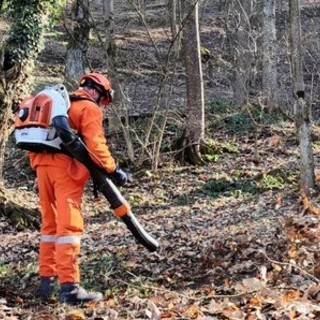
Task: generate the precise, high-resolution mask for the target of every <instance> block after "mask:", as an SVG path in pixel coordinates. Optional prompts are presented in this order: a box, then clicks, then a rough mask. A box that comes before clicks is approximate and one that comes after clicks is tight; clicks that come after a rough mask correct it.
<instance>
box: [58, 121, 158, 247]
mask: <svg viewBox="0 0 320 320" xmlns="http://www.w3.org/2000/svg"><path fill="white" fill-rule="evenodd" d="M52 124H53V126H54V128H55V129H56V131H57V134H58V136H59V138H60V139H61V140H62V145H61V146H62V149H63V150H65V151H66V152H67V153H69V154H70V155H71V156H73V157H74V158H75V159H77V160H78V161H79V162H81V163H82V164H84V165H85V166H86V167H87V169H88V170H89V172H90V174H91V178H92V179H93V181H94V183H95V184H96V185H97V187H98V189H99V190H100V192H101V193H102V194H103V195H104V196H105V198H106V199H107V201H108V202H109V204H110V206H111V209H113V211H114V213H115V215H116V216H118V217H119V218H120V219H121V220H122V221H123V222H124V223H125V225H126V226H127V228H128V229H129V230H130V231H131V233H132V234H133V235H134V237H135V238H136V240H137V241H138V242H139V243H140V244H142V245H143V246H144V247H145V248H147V249H148V250H149V251H150V252H154V251H156V250H157V249H158V247H159V244H158V242H157V241H156V240H155V239H154V238H152V237H151V236H150V235H149V234H148V233H147V232H146V231H145V230H144V229H143V227H142V226H141V224H140V223H139V221H138V220H137V219H136V217H135V216H134V214H133V213H132V212H131V209H130V206H129V204H128V203H127V202H126V200H125V199H124V198H123V196H122V195H121V193H120V191H119V190H118V188H117V187H116V186H115V185H114V183H113V182H112V180H111V179H110V178H109V176H108V174H107V173H106V172H105V170H104V169H102V168H101V167H99V166H98V165H97V164H96V163H95V162H94V161H93V160H92V159H91V157H90V154H89V151H88V149H87V147H86V146H85V144H84V143H83V142H82V140H81V139H80V138H79V137H78V136H77V135H75V134H74V133H73V132H72V131H71V128H70V125H69V121H68V117H67V116H65V115H58V116H55V117H54V118H53V119H52Z"/></svg>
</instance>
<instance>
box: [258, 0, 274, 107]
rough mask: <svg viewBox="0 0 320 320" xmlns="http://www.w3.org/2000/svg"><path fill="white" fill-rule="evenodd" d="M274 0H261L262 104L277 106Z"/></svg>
mask: <svg viewBox="0 0 320 320" xmlns="http://www.w3.org/2000/svg"><path fill="white" fill-rule="evenodd" d="M275 1H276V0H263V15H262V90H263V98H264V99H263V100H264V101H263V105H264V106H266V107H267V108H268V110H270V111H271V110H272V109H274V108H277V104H278V103H277V90H278V86H277V61H276V47H277V43H276V40H277V39H276V25H275V20H276V5H275Z"/></svg>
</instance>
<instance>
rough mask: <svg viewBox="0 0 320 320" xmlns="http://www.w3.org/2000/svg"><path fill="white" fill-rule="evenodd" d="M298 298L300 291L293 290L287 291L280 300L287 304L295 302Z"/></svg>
mask: <svg viewBox="0 0 320 320" xmlns="http://www.w3.org/2000/svg"><path fill="white" fill-rule="evenodd" d="M299 297H300V291H298V290H295V291H289V292H288V293H286V294H285V295H284V296H283V297H282V299H283V301H284V302H286V303H288V302H292V301H294V300H297V299H298V298H299Z"/></svg>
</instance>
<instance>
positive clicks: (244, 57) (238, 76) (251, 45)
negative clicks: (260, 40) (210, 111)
mask: <svg viewBox="0 0 320 320" xmlns="http://www.w3.org/2000/svg"><path fill="white" fill-rule="evenodd" d="M229 5H230V7H229V10H230V18H229V25H230V27H231V28H230V29H231V30H230V31H229V37H230V48H231V51H232V52H231V54H232V55H233V56H234V57H235V63H234V64H235V65H234V68H235V71H234V77H233V92H234V98H233V103H234V105H235V106H237V107H239V108H241V107H243V106H245V105H246V104H247V102H248V98H249V90H250V81H252V80H253V74H252V64H253V54H254V52H255V45H256V44H255V38H254V36H253V32H252V28H251V22H250V17H251V14H252V12H253V0H235V1H234V2H232V3H230V4H229Z"/></svg>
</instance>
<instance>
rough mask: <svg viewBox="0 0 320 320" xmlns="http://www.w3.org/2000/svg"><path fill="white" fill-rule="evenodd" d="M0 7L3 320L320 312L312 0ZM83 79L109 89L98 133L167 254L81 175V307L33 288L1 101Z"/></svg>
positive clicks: (31, 227) (319, 47)
mask: <svg viewBox="0 0 320 320" xmlns="http://www.w3.org/2000/svg"><path fill="white" fill-rule="evenodd" d="M10 3H11V6H10ZM46 3H51V7H49V8H47V7H46V6H45V4H46ZM186 3H187V4H189V6H188V5H185V4H186ZM0 4H1V8H2V10H1V21H0V30H1V34H0V41H1V45H2V46H1V55H0V57H1V60H0V61H1V74H0V79H1V86H0V88H1V90H0V102H1V104H0V106H1V112H0V115H1V117H0V120H1V121H0V124H1V128H2V130H1V137H0V142H1V146H2V147H1V157H0V158H1V167H2V174H1V187H0V202H1V203H0V235H1V243H0V319H1V318H3V319H154V320H155V319H198V320H200V319H207V320H210V319H277V320H278V319H318V318H319V317H320V307H319V306H318V302H319V300H320V287H319V276H320V259H319V254H318V252H319V240H318V239H319V234H320V228H319V212H320V211H319V209H318V207H319V203H320V194H319V186H318V182H317V171H318V168H319V160H318V158H319V152H320V149H319V148H320V143H319V139H320V131H319V128H318V115H319V108H320V99H319V98H320V97H319V92H320V91H319V72H320V59H319V57H320V37H319V36H320V35H319V26H320V4H319V3H318V1H316V0H309V1H307V0H304V1H298V0H293V1H290V2H288V1H284V0H278V1H253V0H252V1H249V0H231V1H209V0H202V1H191V2H189V1H185V2H183V1H182V2H180V1H151V0H149V1H148V0H144V1H142V0H140V1H129V0H127V1H125V0H122V1H121V0H118V1H114V2H113V1H107V0H105V1H102V0H95V1H93V0H92V1H68V2H67V3H65V2H63V1H62V2H61V3H59V5H58V3H57V2H55V1H37V0H33V1H26V2H24V1H11V2H6V1H1V2H0ZM52 4H53V5H52ZM28 5H29V6H28ZM15 6H16V7H15ZM26 8H27V9H26ZM35 8H36V9H37V10H40V11H37V10H34V9H35ZM39 8H40V9H39ZM25 10H26V11H25ZM197 14H198V15H197ZM28 17H31V18H32V19H31V18H30V21H29V20H28ZM35 17H37V19H39V20H37V19H36V18H35ZM197 18H199V20H197ZM24 19H26V21H25V20H24ZM173 22H174V23H173ZM23 23H25V24H23ZM21 26H22V29H20V33H18V34H19V35H20V36H21V38H19V37H18V38H17V37H16V38H14V37H12V34H13V32H14V31H15V30H14V27H16V29H18V30H19V27H21ZM35 26H36V27H37V28H34V27H35ZM42 26H43V27H44V26H45V27H46V28H43V29H42ZM29 27H30V28H29ZM21 30H25V32H24V31H21ZM27 30H28V31H30V30H33V31H34V33H28V32H27ZM186 30H188V31H187V32H186ZM197 31H199V37H198V36H197ZM42 36H43V39H42ZM25 38H27V39H28V41H29V42H28V41H27V44H26V47H27V48H31V49H32V50H30V51H28V54H25V53H24V52H25V51H24V50H23V49H24V48H25V47H24V42H23V39H25ZM17 39H18V41H17ZM186 39H187V40H188V39H189V41H187V40H186ZM30 44H31V45H30ZM188 44H189V47H188ZM190 44H191V45H190ZM28 46H29V47H28ZM12 48H13V49H12ZM17 48H18V50H16V49H17ZM75 57H76V58H75ZM190 59H191V60H190ZM199 61H201V63H199ZM74 62H77V63H74ZM190 66H192V67H194V69H192V68H190ZM197 66H201V72H199V69H197ZM190 69H191V70H190ZM84 71H99V72H102V73H104V74H109V75H110V76H111V80H112V83H113V85H114V86H115V87H116V92H117V95H118V96H117V97H116V100H115V103H114V106H113V108H112V110H108V119H109V120H108V121H106V130H107V135H108V141H109V143H110V146H111V148H112V150H113V152H114V154H115V155H116V157H117V158H118V159H119V161H120V163H121V165H122V166H123V167H125V168H126V169H128V170H130V171H131V172H133V174H134V177H135V180H134V182H133V183H131V184H130V185H129V186H128V187H127V188H123V190H122V191H123V194H124V196H125V198H126V199H127V200H128V201H129V202H130V204H131V205H132V208H133V212H134V213H135V214H136V216H137V217H138V219H139V221H140V222H141V223H142V224H143V225H144V226H145V228H146V229H147V230H148V231H149V232H150V233H151V234H152V235H153V236H154V237H155V238H157V239H158V240H159V242H160V244H161V248H160V250H159V251H158V252H157V253H152V254H150V253H149V252H147V250H146V249H144V248H143V247H141V246H140V245H139V244H137V243H135V241H134V239H133V237H132V235H131V234H130V233H129V231H128V230H127V229H126V228H125V227H124V225H123V224H122V223H121V222H120V221H118V220H117V219H116V218H115V217H114V216H113V213H112V212H111V210H110V209H109V207H108V204H107V203H106V201H105V200H103V199H102V200H101V201H100V202H93V201H92V192H91V185H88V189H87V192H86V197H85V205H84V213H85V216H86V233H85V236H84V239H83V249H82V256H81V267H82V273H83V285H84V286H88V287H90V288H94V289H96V290H100V291H102V292H103V293H104V301H103V302H101V303H100V304H98V305H95V306H83V307H79V308H75V307H70V306H65V305H60V304H59V303H57V301H56V300H55V299H53V300H52V301H51V302H50V303H49V304H43V303H41V302H40V301H38V300H37V299H36V298H35V296H34V294H35V290H36V287H37V284H38V276H37V250H38V241H39V211H38V205H37V194H36V190H34V175H33V173H32V171H31V169H30V168H29V164H28V159H27V156H26V153H25V152H24V151H22V150H18V149H17V148H16V147H15V145H14V139H13V136H12V128H13V119H14V113H13V112H12V111H13V110H14V109H15V108H16V107H17V105H18V104H19V102H20V101H21V99H23V98H24V97H25V96H26V95H28V94H32V93H35V92H37V91H38V90H40V89H41V88H43V87H44V86H45V85H47V84H51V83H59V82H63V83H65V84H66V85H67V86H68V88H69V89H70V90H72V89H73V88H75V86H76V81H77V79H78V78H79V76H80V75H81V74H82V73H83V72H84ZM193 97H195V98H194V99H193ZM8 110H9V111H10V112H8ZM199 128H200V130H199ZM191 137H193V138H194V137H195V140H192V138H191ZM190 139H191V140H190ZM190 146H191V148H190ZM304 160H305V161H304ZM305 177H306V179H305Z"/></svg>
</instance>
